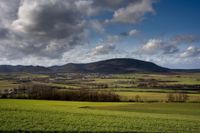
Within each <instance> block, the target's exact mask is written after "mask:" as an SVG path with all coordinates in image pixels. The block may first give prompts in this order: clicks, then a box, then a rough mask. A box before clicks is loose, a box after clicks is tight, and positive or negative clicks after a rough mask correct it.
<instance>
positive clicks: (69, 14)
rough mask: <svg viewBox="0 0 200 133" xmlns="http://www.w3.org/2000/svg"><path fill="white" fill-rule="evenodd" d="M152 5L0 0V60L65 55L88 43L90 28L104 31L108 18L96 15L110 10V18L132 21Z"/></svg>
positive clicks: (108, 44)
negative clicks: (99, 17)
mask: <svg viewBox="0 0 200 133" xmlns="http://www.w3.org/2000/svg"><path fill="white" fill-rule="evenodd" d="M152 4H153V0H147V1H146V0H50V1H48V0H14V1H13V0H1V1H0V18H1V19H0V56H1V60H9V61H11V60H13V61H14V60H18V59H23V58H26V59H27V60H28V59H34V60H33V61H35V60H36V59H39V58H42V59H43V58H45V59H49V60H56V59H61V58H65V57H64V55H66V52H70V50H72V49H74V48H76V47H77V46H83V45H84V44H87V42H88V38H90V37H89V35H90V34H89V32H91V31H90V29H92V30H95V31H97V32H99V33H102V32H105V29H104V26H105V25H106V23H105V21H106V19H107V18H103V19H102V20H98V19H97V18H98V17H97V18H95V16H98V15H100V16H101V13H105V12H109V13H110V14H111V16H112V15H113V18H109V19H111V20H109V21H113V22H124V23H133V24H135V23H137V22H139V21H141V20H142V19H143V18H144V15H145V14H146V13H153V12H154V10H153V7H152ZM122 19H124V20H122ZM137 33H138V31H137V30H132V31H130V32H129V33H127V34H128V36H135V35H136V34H137ZM106 34H107V33H105V35H106ZM113 36H114V35H113ZM111 38H112V39H111ZM116 38H118V39H116ZM118 40H119V36H118V37H108V38H107V39H106V40H105V41H103V42H102V43H101V44H99V45H98V46H97V47H96V48H95V49H94V51H96V52H94V55H97V54H101V53H104V54H107V53H110V51H115V49H116V43H117V41H118ZM27 60H26V61H27Z"/></svg>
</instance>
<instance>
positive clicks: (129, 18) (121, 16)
mask: <svg viewBox="0 0 200 133" xmlns="http://www.w3.org/2000/svg"><path fill="white" fill-rule="evenodd" d="M153 3H154V0H140V1H135V2H132V3H130V4H129V5H128V6H127V7H122V8H120V9H118V10H116V11H115V12H114V15H113V19H112V20H111V21H112V22H120V23H131V24H135V23H138V22H140V21H142V20H143V19H144V15H145V14H146V13H154V12H155V11H154V9H153V6H152V5H153Z"/></svg>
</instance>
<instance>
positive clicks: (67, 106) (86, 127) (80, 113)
mask: <svg viewBox="0 0 200 133" xmlns="http://www.w3.org/2000/svg"><path fill="white" fill-rule="evenodd" d="M186 106H187V108H185V107H186ZM0 115H1V117H0V123H1V124H0V130H1V131H10V132H12V131H13V132H14V131H15V132H16V131H51V132H53V131H57V132H58V131H62V132H67V131H69V132H73V131H74V132H147V131H148V132H194V133H195V132H199V131H200V128H199V127H200V104H199V103H101V102H98V103H95V102H92V103H91V102H64V101H63V102H58V101H37V100H5V99H2V100H0Z"/></svg>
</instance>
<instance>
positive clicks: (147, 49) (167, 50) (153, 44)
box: [137, 39, 179, 55]
mask: <svg viewBox="0 0 200 133" xmlns="http://www.w3.org/2000/svg"><path fill="white" fill-rule="evenodd" d="M178 51H179V49H178V48H177V47H176V46H174V45H171V44H169V43H167V42H165V41H163V40H162V39H150V40H149V41H147V42H146V44H144V45H143V46H142V47H141V48H140V49H139V50H138V51H137V52H138V53H142V54H147V55H153V54H159V53H161V54H173V53H176V52H178Z"/></svg>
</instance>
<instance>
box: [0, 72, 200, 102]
mask: <svg viewBox="0 0 200 133" xmlns="http://www.w3.org/2000/svg"><path fill="white" fill-rule="evenodd" d="M31 84H41V85H46V86H51V87H58V88H59V90H60V91H66V90H67V91H73V90H83V89H87V90H91V91H103V92H113V93H115V94H118V95H119V96H120V97H121V100H122V101H134V100H135V97H140V99H141V100H142V101H144V102H165V101H166V100H167V95H168V94H169V93H184V94H187V96H188V100H187V101H188V102H200V92H199V90H200V73H132V74H107V75H105V74H73V73H71V74H69V73H68V74H67V73H56V74H52V73H49V74H48V73H46V74H29V73H10V74H0V90H1V92H4V91H5V92H8V90H11V92H12V89H14V88H18V86H22V85H31Z"/></svg>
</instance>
